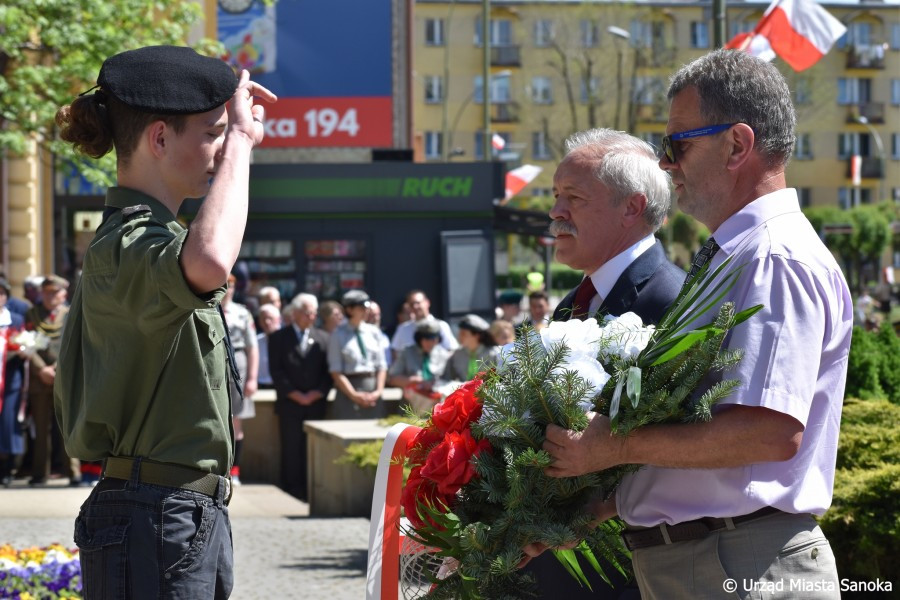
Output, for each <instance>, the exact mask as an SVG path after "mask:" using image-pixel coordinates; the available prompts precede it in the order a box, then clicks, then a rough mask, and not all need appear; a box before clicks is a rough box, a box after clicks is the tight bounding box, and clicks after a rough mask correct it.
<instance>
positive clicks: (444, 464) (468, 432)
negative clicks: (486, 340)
mask: <svg viewBox="0 0 900 600" xmlns="http://www.w3.org/2000/svg"><path fill="white" fill-rule="evenodd" d="M480 386H481V377H476V378H475V379H473V380H472V381H469V382H468V383H465V384H463V385H462V386H461V387H459V388H458V389H457V390H456V391H455V392H453V393H452V394H450V395H449V396H448V397H447V398H446V399H445V400H444V401H443V402H441V403H440V404H438V405H436V406H435V407H434V411H433V413H432V415H431V418H430V419H429V420H428V422H427V424H426V425H425V427H423V428H422V430H421V431H420V432H419V433H418V435H417V436H416V437H415V438H414V439H413V440H412V442H411V443H410V447H409V449H408V454H407V456H408V459H407V461H408V464H409V465H410V466H411V467H412V470H411V471H410V473H409V478H408V479H407V481H406V486H405V487H404V488H403V497H402V503H403V508H404V511H405V512H406V518H407V519H409V521H410V523H412V525H413V527H415V528H416V529H420V528H424V527H425V523H424V521H423V518H424V519H428V520H429V521H430V522H431V524H432V525H433V526H435V527H440V525H439V524H438V523H436V522H434V521H433V520H430V519H429V518H428V515H427V514H423V513H422V511H421V510H420V508H419V507H431V508H432V509H434V510H439V511H441V510H443V511H445V510H446V509H447V508H448V507H450V506H451V505H453V504H454V498H455V497H456V493H457V492H458V491H459V490H460V488H462V486H464V485H465V484H467V483H469V482H470V481H471V480H472V478H473V477H474V476H475V464H474V462H473V461H472V457H475V456H478V455H479V454H480V453H481V452H484V451H490V450H491V445H490V443H489V442H488V441H487V440H486V439H482V440H479V441H476V440H475V438H474V437H473V436H472V423H475V422H477V421H478V419H479V418H480V417H481V402H480V401H479V400H478V398H477V397H476V396H475V392H476V391H477V390H478V388H479V387H480Z"/></svg>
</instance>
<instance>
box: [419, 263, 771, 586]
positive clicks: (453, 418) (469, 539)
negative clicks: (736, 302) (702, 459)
mask: <svg viewBox="0 0 900 600" xmlns="http://www.w3.org/2000/svg"><path fill="white" fill-rule="evenodd" d="M727 264H728V261H726V262H725V264H723V265H721V266H720V267H719V268H718V269H717V270H716V272H715V273H713V274H712V276H711V277H710V278H709V279H707V278H706V277H705V274H706V270H705V268H704V270H702V271H701V273H700V275H698V276H697V278H695V279H694V280H692V284H691V285H689V286H687V289H686V290H684V291H682V293H681V294H680V295H679V297H678V299H677V300H676V301H675V304H674V305H673V306H672V307H671V308H670V309H669V311H667V313H666V315H665V316H664V317H663V318H662V320H661V321H660V323H659V327H653V326H651V325H644V324H643V323H641V320H640V319H639V318H638V317H637V316H636V315H634V314H631V313H626V314H625V315H621V316H619V317H606V318H603V319H601V320H600V321H598V320H596V319H587V320H585V321H568V322H553V323H551V324H550V326H548V327H546V328H544V329H542V330H541V331H540V332H536V331H534V330H528V329H526V331H525V332H524V333H523V335H521V336H519V337H518V338H517V339H516V342H515V344H513V345H510V346H508V347H505V348H504V350H503V352H501V358H500V361H499V364H498V366H497V367H496V368H494V369H490V370H487V371H484V372H482V373H479V375H478V376H477V377H476V378H475V379H474V380H472V381H470V382H468V383H466V384H464V385H463V386H462V387H461V388H459V389H458V390H457V391H456V392H454V393H453V394H450V395H449V396H448V397H447V398H446V399H444V400H443V402H441V403H439V404H437V405H436V406H435V408H434V411H433V413H432V416H431V418H430V419H429V421H428V422H427V423H426V426H425V427H424V428H423V429H422V431H420V432H419V434H418V435H417V436H416V438H414V439H413V440H412V442H411V443H410V445H409V448H408V449H407V455H408V464H409V466H411V467H412V471H411V473H410V476H409V479H408V481H407V484H406V487H405V488H404V490H403V496H402V504H403V507H404V510H405V513H406V517H407V519H408V520H409V521H410V523H411V525H412V530H411V531H408V532H407V535H408V536H409V537H410V538H412V539H413V540H415V541H417V542H419V543H421V544H422V545H423V546H425V547H426V548H430V549H433V550H436V552H435V553H436V554H437V556H439V557H442V558H443V559H444V568H443V569H441V572H439V573H436V574H433V577H432V579H433V586H432V588H431V590H430V591H429V592H428V596H427V597H428V598H439V599H443V598H447V599H450V598H466V599H473V600H475V599H481V598H490V599H491V600H497V599H505V598H509V599H513V598H526V597H533V596H534V592H533V589H534V586H533V585H531V583H533V582H531V581H530V578H531V576H530V575H529V574H526V573H523V572H522V570H521V569H519V564H520V563H521V561H522V558H523V548H524V547H525V546H526V545H528V544H530V543H533V542H537V541H539V542H542V543H543V544H545V545H546V546H548V547H551V548H557V547H561V546H565V545H568V544H570V543H571V542H572V541H573V540H583V541H582V543H581V545H580V546H579V551H580V552H581V553H582V555H583V557H584V558H585V559H587V561H588V562H589V563H590V564H591V565H592V566H593V568H594V569H595V570H597V571H598V572H599V573H600V574H601V576H604V578H605V574H604V573H603V572H602V569H601V568H600V565H599V562H598V561H597V557H602V558H603V559H605V560H606V561H607V562H608V563H609V564H610V565H612V567H613V568H616V569H618V570H620V571H623V568H622V566H621V564H622V563H623V562H626V561H625V560H623V559H624V558H625V557H626V556H627V554H626V553H625V550H624V547H623V545H622V541H621V538H620V536H619V534H620V533H621V530H622V528H623V524H622V523H621V522H620V521H618V520H616V519H611V520H609V521H606V522H604V523H601V524H600V525H599V526H598V525H597V524H596V523H594V522H593V515H592V514H590V512H589V510H588V508H587V507H588V506H589V505H590V503H591V502H593V501H596V500H604V499H606V498H608V497H609V495H610V494H611V493H612V492H613V491H614V490H615V488H616V486H617V485H618V484H619V482H620V481H621V479H622V477H624V476H625V475H626V474H627V473H629V472H631V471H633V470H634V469H635V468H636V467H634V466H629V465H623V466H621V467H616V468H613V469H607V470H606V471H602V472H600V473H589V474H586V475H581V476H577V477H565V478H555V477H550V476H549V475H547V474H546V473H545V470H546V469H547V467H549V466H550V464H551V461H552V459H551V457H550V455H549V454H547V453H546V452H545V451H544V450H542V444H543V442H544V432H545V430H546V426H547V425H548V424H550V423H553V424H555V425H558V426H560V427H563V428H564V429H570V430H574V431H583V430H584V429H585V428H586V427H587V424H588V415H587V413H588V411H597V412H600V413H601V414H605V415H607V416H608V417H609V418H610V420H611V424H612V429H613V432H614V433H615V434H618V435H627V434H628V433H629V432H630V431H632V430H634V429H635V428H637V427H642V426H644V425H647V424H650V423H666V422H684V421H705V420H709V419H710V418H712V412H711V407H712V406H713V405H714V404H715V403H716V402H718V401H720V400H721V399H722V398H724V397H726V396H727V395H728V394H729V393H731V391H732V390H733V389H734V388H735V387H736V386H737V385H738V384H739V382H737V381H735V380H728V379H724V380H721V381H719V382H718V383H716V384H714V385H712V386H711V387H709V388H708V389H707V390H706V391H705V392H704V393H702V394H696V393H695V390H696V389H697V388H698V387H699V386H700V384H701V382H702V381H703V380H704V378H705V377H706V375H707V374H708V373H709V372H710V371H720V372H724V371H726V370H727V369H729V368H730V367H732V366H733V365H735V364H737V362H738V361H740V359H741V354H742V353H741V352H740V350H739V349H737V350H722V342H723V340H724V338H725V335H726V334H727V332H728V331H729V330H730V329H731V328H732V327H734V326H736V325H737V324H739V323H741V322H743V321H744V320H746V319H748V318H750V317H751V316H752V315H753V314H754V313H755V312H756V311H758V310H759V308H760V307H759V306H756V307H752V308H748V309H746V310H743V311H741V312H735V307H734V306H733V305H732V304H731V303H724V304H722V305H721V306H718V308H717V309H716V305H717V304H718V303H719V302H721V299H722V298H723V296H724V294H725V292H727V290H728V289H729V288H730V287H731V286H732V285H734V281H735V278H736V276H737V273H739V272H740V269H737V270H735V271H732V272H731V273H727V274H725V275H724V276H723V277H717V276H718V275H719V274H720V273H722V270H723V269H724V268H725V266H726V265H727ZM710 313H714V314H713V319H712V321H711V322H709V323H707V324H706V325H702V326H699V327H698V326H696V325H695V323H696V321H697V320H698V319H701V318H705V317H706V316H707V315H709V314H710ZM557 557H558V558H560V559H561V561H562V562H563V564H564V565H566V566H567V567H568V568H569V570H570V572H571V573H572V574H573V575H574V576H576V577H579V578H580V579H581V580H582V581H585V582H586V580H585V579H584V576H583V574H582V573H581V570H580V568H579V567H578V561H577V560H576V558H575V555H574V553H573V552H571V551H565V552H560V553H558V554H557Z"/></svg>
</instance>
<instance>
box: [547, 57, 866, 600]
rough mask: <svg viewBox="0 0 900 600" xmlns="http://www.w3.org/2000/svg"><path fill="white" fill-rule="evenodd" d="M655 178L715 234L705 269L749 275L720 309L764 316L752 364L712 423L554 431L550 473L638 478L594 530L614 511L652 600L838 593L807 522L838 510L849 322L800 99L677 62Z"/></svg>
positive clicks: (731, 64)
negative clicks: (809, 200) (812, 189)
mask: <svg viewBox="0 0 900 600" xmlns="http://www.w3.org/2000/svg"><path fill="white" fill-rule="evenodd" d="M669 99H670V100H671V106H670V111H669V122H668V126H667V129H666V130H667V133H668V136H667V139H666V140H664V143H663V149H664V151H665V155H664V156H663V157H662V158H661V159H660V167H661V168H663V169H665V170H666V171H668V172H669V173H670V174H671V176H672V181H673V183H674V185H675V192H676V194H677V195H678V200H679V205H680V208H681V209H682V210H684V211H685V212H686V213H688V214H691V215H693V216H694V217H696V218H697V219H698V220H700V221H701V222H702V223H703V224H704V225H706V226H707V227H708V228H709V230H710V231H712V232H713V236H712V237H713V238H714V239H715V241H716V242H717V244H718V247H716V246H713V251H714V252H715V253H714V255H713V258H712V264H711V269H714V268H715V267H717V266H718V265H719V264H721V263H722V261H724V260H725V259H726V258H729V257H730V258H732V262H731V265H732V266H731V267H729V269H731V268H734V267H736V266H738V265H744V266H745V268H744V271H743V272H742V273H741V275H740V278H739V279H738V283H737V285H736V286H735V287H734V288H733V289H732V290H731V291H730V292H729V294H728V297H727V298H726V300H731V301H734V302H735V303H736V307H737V309H738V310H742V309H744V308H747V307H750V306H753V305H756V304H762V305H764V307H765V308H764V309H763V310H762V311H761V312H760V313H758V314H757V315H755V316H754V317H753V318H751V319H750V320H749V321H747V322H746V323H744V324H742V325H740V326H738V327H737V328H736V329H735V330H733V331H732V333H731V335H730V338H729V339H726V346H728V347H730V348H742V349H744V350H745V352H746V355H745V357H744V359H743V361H742V362H741V363H740V365H739V366H738V367H736V368H735V369H733V370H732V371H730V372H727V373H725V374H724V377H726V378H735V379H739V380H740V381H741V382H742V384H741V386H740V387H739V389H738V390H737V391H735V392H734V393H733V394H732V395H731V396H729V397H728V398H727V399H725V400H724V401H723V402H722V403H721V404H720V405H719V406H717V407H716V410H715V412H714V417H713V419H712V421H710V422H709V423H697V424H685V425H664V426H648V427H644V428H642V429H639V430H637V431H636V432H634V433H633V434H632V435H630V436H629V437H628V438H625V439H622V438H618V437H615V436H612V435H610V428H609V420H608V419H606V418H605V417H602V416H599V415H594V416H593V417H592V420H591V424H590V426H589V427H588V429H587V430H585V431H584V432H583V433H575V432H572V431H566V430H563V429H561V428H558V427H554V426H552V425H551V426H549V427H548V430H547V442H546V443H545V445H544V447H545V449H546V450H547V451H548V452H549V453H550V454H551V455H553V457H554V459H555V462H554V465H553V466H552V467H551V468H550V469H548V473H550V474H552V475H555V476H560V477H562V476H572V475H579V474H583V473H587V472H591V471H599V470H602V469H605V468H608V467H612V466H615V465H619V464H628V463H634V464H642V465H645V467H644V468H643V469H641V470H640V471H639V472H637V473H636V474H634V475H632V476H630V477H628V478H626V480H625V481H624V482H623V483H622V485H621V487H620V488H619V490H618V491H617V493H616V494H615V496H614V498H612V499H610V501H608V502H606V503H604V504H603V505H602V506H598V507H596V511H595V512H596V513H597V515H598V517H599V518H601V519H602V518H608V517H610V516H612V515H615V514H619V515H620V516H621V517H622V518H623V519H624V520H625V522H626V523H627V524H628V531H626V533H625V535H624V537H625V539H626V543H627V544H628V545H629V546H630V547H631V548H632V549H633V553H632V561H633V563H634V568H635V575H636V578H637V580H638V584H639V585H640V588H641V595H642V597H643V598H645V600H646V599H653V598H749V597H753V598H760V597H763V598H769V597H785V598H788V597H789V598H792V599H793V598H817V599H818V598H839V597H840V584H839V582H838V576H837V571H836V569H835V563H834V555H833V553H832V551H831V547H830V546H829V544H828V541H827V540H826V539H825V537H824V535H823V534H822V531H821V529H819V527H818V526H817V525H816V522H815V520H814V519H813V516H812V515H821V514H822V513H824V512H825V510H826V509H827V508H828V506H829V504H830V503H831V496H832V487H833V482H834V468H835V460H836V453H837V441H838V432H839V429H840V417H841V405H842V402H843V394H844V384H845V381H846V376H847V356H848V353H849V349H850V333H851V329H852V326H853V305H852V303H851V300H850V294H849V291H848V289H847V284H846V281H845V280H844V276H843V275H842V273H841V271H840V269H839V267H838V266H837V264H836V263H835V261H834V258H833V257H832V255H831V253H830V252H829V251H828V249H827V248H825V246H824V245H823V244H822V243H821V241H820V239H819V237H818V236H817V235H816V232H815V231H814V230H813V228H812V226H811V225H810V224H809V222H808V221H807V220H806V218H805V217H804V216H803V214H802V213H801V212H800V206H799V203H798V200H797V195H796V192H795V191H794V190H793V189H790V188H787V184H786V180H785V173H784V170H785V165H786V164H787V162H788V159H789V157H790V156H791V152H792V149H793V144H794V126H795V122H796V119H795V115H794V109H793V106H792V105H791V100H790V91H789V89H788V86H787V84H786V82H785V80H784V78H783V77H782V75H781V74H780V73H779V72H778V70H777V69H776V68H775V67H774V66H772V65H771V64H769V63H766V62H763V61H761V60H758V59H756V58H753V57H751V56H750V55H748V54H746V53H743V52H737V51H728V50H717V51H715V52H712V53H710V54H708V55H706V56H704V57H701V58H699V59H697V60H695V61H693V62H692V63H690V64H688V65H686V66H684V67H683V68H682V69H681V70H679V71H678V73H676V74H675V76H674V77H673V79H672V83H671V86H670V88H669Z"/></svg>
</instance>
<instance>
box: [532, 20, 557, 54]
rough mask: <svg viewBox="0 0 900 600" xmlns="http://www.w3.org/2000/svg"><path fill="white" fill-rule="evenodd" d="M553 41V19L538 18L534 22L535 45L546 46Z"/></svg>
mask: <svg viewBox="0 0 900 600" xmlns="http://www.w3.org/2000/svg"><path fill="white" fill-rule="evenodd" d="M552 42H553V21H551V20H550V19H538V20H537V21H535V22H534V45H535V46H537V47H538V48H546V47H547V46H549V45H550V44H551V43H552Z"/></svg>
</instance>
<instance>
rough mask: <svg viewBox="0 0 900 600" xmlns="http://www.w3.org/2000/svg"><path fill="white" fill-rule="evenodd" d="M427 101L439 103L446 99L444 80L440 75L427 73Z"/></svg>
mask: <svg viewBox="0 0 900 600" xmlns="http://www.w3.org/2000/svg"><path fill="white" fill-rule="evenodd" d="M424 80H425V103H426V104H437V103H439V102H441V101H442V100H443V99H444V80H443V78H442V77H441V76H440V75H426V76H425V78H424Z"/></svg>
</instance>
